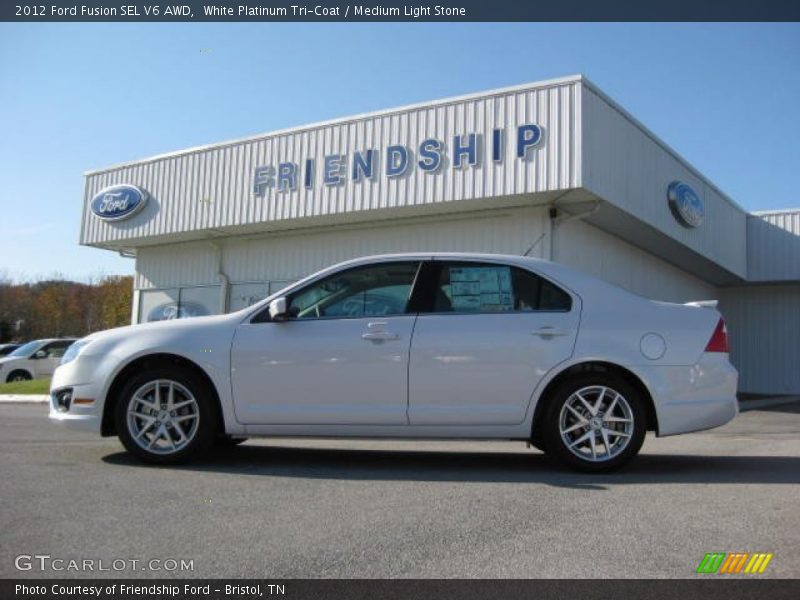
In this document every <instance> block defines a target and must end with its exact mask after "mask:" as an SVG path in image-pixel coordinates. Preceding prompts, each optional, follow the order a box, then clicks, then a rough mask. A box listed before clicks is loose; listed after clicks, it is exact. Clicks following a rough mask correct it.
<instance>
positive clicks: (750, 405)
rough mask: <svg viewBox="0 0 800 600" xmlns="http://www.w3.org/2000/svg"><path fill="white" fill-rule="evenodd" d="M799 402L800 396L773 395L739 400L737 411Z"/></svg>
mask: <svg viewBox="0 0 800 600" xmlns="http://www.w3.org/2000/svg"><path fill="white" fill-rule="evenodd" d="M799 402H800V396H775V397H774V398H757V399H753V400H739V412H747V411H748V410H759V409H762V408H772V407H773V406H783V405H784V404H795V403H799Z"/></svg>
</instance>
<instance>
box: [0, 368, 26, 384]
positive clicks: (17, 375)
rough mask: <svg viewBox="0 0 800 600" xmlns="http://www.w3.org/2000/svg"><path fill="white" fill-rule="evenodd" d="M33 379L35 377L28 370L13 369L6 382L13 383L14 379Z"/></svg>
mask: <svg viewBox="0 0 800 600" xmlns="http://www.w3.org/2000/svg"><path fill="white" fill-rule="evenodd" d="M31 379H33V377H31V374H30V373H28V372H27V371H19V370H17V371H11V373H9V374H8V377H6V383H11V382H12V381H30V380H31Z"/></svg>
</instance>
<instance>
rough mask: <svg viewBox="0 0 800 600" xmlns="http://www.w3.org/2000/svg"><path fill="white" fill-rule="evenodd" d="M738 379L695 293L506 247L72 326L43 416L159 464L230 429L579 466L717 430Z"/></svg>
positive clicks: (350, 265)
mask: <svg viewBox="0 0 800 600" xmlns="http://www.w3.org/2000/svg"><path fill="white" fill-rule="evenodd" d="M736 382H737V373H736V370H735V369H734V368H733V366H731V364H730V362H729V361H728V346H727V333H726V330H725V324H724V321H723V320H722V318H721V316H720V314H719V312H717V310H715V309H714V303H713V302H705V303H693V304H690V305H680V304H669V303H664V302H653V301H650V300H646V299H643V298H640V297H638V296H635V295H633V294H631V293H628V292H626V291H624V290H622V289H620V288H617V287H615V286H613V285H610V284H608V283H605V282H603V281H600V280H598V279H595V278H593V277H590V276H588V275H585V274H583V273H580V272H578V271H576V270H573V269H571V268H568V267H565V266H562V265H558V264H555V263H551V262H547V261H542V260H536V259H531V258H524V257H519V256H500V255H482V254H444V253H436V254H430V253H426V254H403V255H387V256H375V257H368V258H362V259H357V260H353V261H349V262H345V263H342V264H339V265H336V266H334V267H331V268H328V269H325V270H323V271H320V272H319V273H316V274H314V275H311V276H310V277H307V278H306V279H303V280H301V281H299V282H297V283H295V284H293V285H291V286H289V287H287V288H286V289H284V290H282V291H280V292H278V293H277V294H275V295H273V296H271V297H269V298H267V299H265V300H264V301H262V302H261V303H259V304H256V305H254V306H251V307H250V308H247V309H244V310H241V311H239V312H235V313H232V314H227V315H220V316H211V317H198V318H192V319H182V320H174V321H167V322H160V323H148V324H144V325H136V326H132V327H124V328H121V329H113V330H110V331H105V332H101V333H97V334H93V335H91V336H89V337H87V338H84V339H82V340H80V341H79V342H78V343H76V344H75V345H73V346H72V347H71V348H70V350H69V351H68V352H67V354H66V355H65V356H64V359H63V363H62V365H61V366H60V367H59V368H58V369H57V370H56V373H55V375H54V377H53V382H52V388H51V407H50V417H51V419H52V420H53V421H55V422H58V423H63V424H65V425H69V426H72V427H74V428H79V429H84V430H89V431H95V432H99V433H101V434H102V435H118V436H119V437H120V439H121V440H122V443H123V444H124V445H125V447H126V448H127V449H128V450H129V451H130V452H132V453H133V454H135V455H136V456H138V457H140V458H141V459H143V460H145V461H149V462H155V463H172V462H177V461H182V460H185V459H189V458H192V457H195V456H197V455H199V454H200V453H201V452H203V451H206V450H208V449H209V448H210V447H211V446H212V445H213V444H214V442H215V441H222V442H226V443H231V442H236V441H239V440H241V439H243V438H244V437H248V436H320V437H332V436H336V437H370V438H376V437H379V438H461V439H464V438H475V439H510V440H525V441H531V442H532V443H533V444H534V445H535V446H537V447H539V448H541V449H543V450H545V451H546V452H548V453H551V454H552V455H553V456H555V457H557V458H559V459H560V460H562V461H563V462H565V463H567V464H569V465H571V466H574V467H577V468H580V469H584V470H589V471H601V470H609V469H612V468H615V467H618V466H620V465H622V464H623V463H625V462H627V461H628V460H629V459H631V458H632V457H633V456H634V455H636V453H637V452H638V451H639V448H640V447H641V445H642V442H643V440H644V437H645V432H646V431H647V430H653V431H655V432H656V433H657V434H658V435H662V436H664V435H673V434H677V433H685V432H689V431H697V430H701V429H707V428H711V427H716V426H719V425H722V424H723V423H726V422H728V421H729V420H730V419H732V418H733V417H734V416H735V415H736V412H737V402H736Z"/></svg>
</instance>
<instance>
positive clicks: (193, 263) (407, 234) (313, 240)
mask: <svg viewBox="0 0 800 600" xmlns="http://www.w3.org/2000/svg"><path fill="white" fill-rule="evenodd" d="M548 226H549V220H548V219H547V212H546V209H544V208H534V207H532V208H522V209H519V208H517V209H508V210H496V211H486V212H482V213H475V214H473V215H472V216H470V217H460V218H454V217H437V218H427V219H425V221H424V222H423V221H421V220H413V221H406V222H403V221H399V222H395V223H392V222H387V223H386V224H384V225H374V224H373V225H371V226H369V227H359V228H356V227H353V228H347V229H341V228H340V229H329V230H326V229H317V230H316V231H313V232H311V231H309V232H306V233H276V234H270V235H268V236H264V237H255V238H249V239H247V238H227V239H225V240H219V241H218V243H219V244H220V245H221V246H222V248H223V269H224V271H225V273H226V274H227V275H228V277H229V278H230V280H231V282H234V283H235V282H245V281H268V280H275V279H279V280H283V279H296V278H299V277H302V276H304V275H308V274H309V273H313V272H314V271H317V270H319V269H321V268H323V267H327V266H329V265H331V264H334V263H336V262H339V261H343V260H347V259H350V258H356V257H359V256H365V255H369V254H382V253H389V252H424V251H426V250H430V251H437V250H438V251H454V252H455V251H473V252H494V253H505V254H520V253H522V252H524V251H525V250H526V249H527V248H528V246H530V245H531V244H532V243H533V242H534V241H535V240H536V239H537V238H539V236H540V235H541V234H542V233H543V232H544V231H545V228H547V227H548ZM545 242H546V240H545V239H543V240H542V242H541V243H540V244H539V246H538V247H537V248H536V251H534V252H533V253H532V254H531V255H532V256H537V257H540V258H544V257H545V253H546V248H547V244H546V243H545ZM216 260H217V253H216V250H215V249H214V248H213V247H212V246H211V245H210V244H208V243H206V242H187V243H182V244H169V245H164V246H153V247H145V248H141V249H140V250H139V255H138V256H137V261H136V270H137V277H136V287H137V288H139V289H148V288H163V287H175V286H182V285H203V284H211V283H218V281H217V278H216V265H217V263H216Z"/></svg>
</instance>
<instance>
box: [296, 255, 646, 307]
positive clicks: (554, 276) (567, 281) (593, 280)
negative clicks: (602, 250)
mask: <svg viewBox="0 0 800 600" xmlns="http://www.w3.org/2000/svg"><path fill="white" fill-rule="evenodd" d="M437 259H448V260H459V261H461V260H463V261H472V260H474V261H486V262H502V263H505V264H512V265H517V266H519V267H522V268H527V269H530V270H532V271H534V272H536V273H538V274H540V275H543V276H545V277H546V278H548V279H551V280H552V281H553V282H555V283H558V284H560V285H562V286H564V287H566V288H568V289H570V290H571V291H572V292H574V293H575V294H577V295H579V296H581V297H593V298H594V299H595V300H600V299H603V300H605V301H606V302H612V303H613V302H626V303H627V302H629V301H633V302H641V301H642V300H645V299H644V298H642V297H641V296H638V295H636V294H633V293H631V292H629V291H627V290H624V289H623V288H621V287H619V286H616V285H614V284H611V283H608V282H607V281H604V280H602V279H599V278H597V277H594V276H593V275H589V274H588V273H584V272H583V271H580V270H578V269H575V268H573V267H569V266H567V265H563V264H560V263H556V262H553V261H550V260H545V259H543V258H534V257H531V256H520V255H518V254H491V253H482V252H402V253H393V254H375V255H371V256H362V257H360V258H354V259H351V260H347V261H344V262H341V263H339V264H336V265H332V266H331V267H329V268H327V269H325V270H324V272H325V273H327V272H333V271H337V270H339V269H341V268H343V267H348V266H358V265H360V264H370V263H375V262H381V261H396V260H437ZM320 274H321V273H320ZM318 275H319V274H318ZM298 283H299V282H298Z"/></svg>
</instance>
